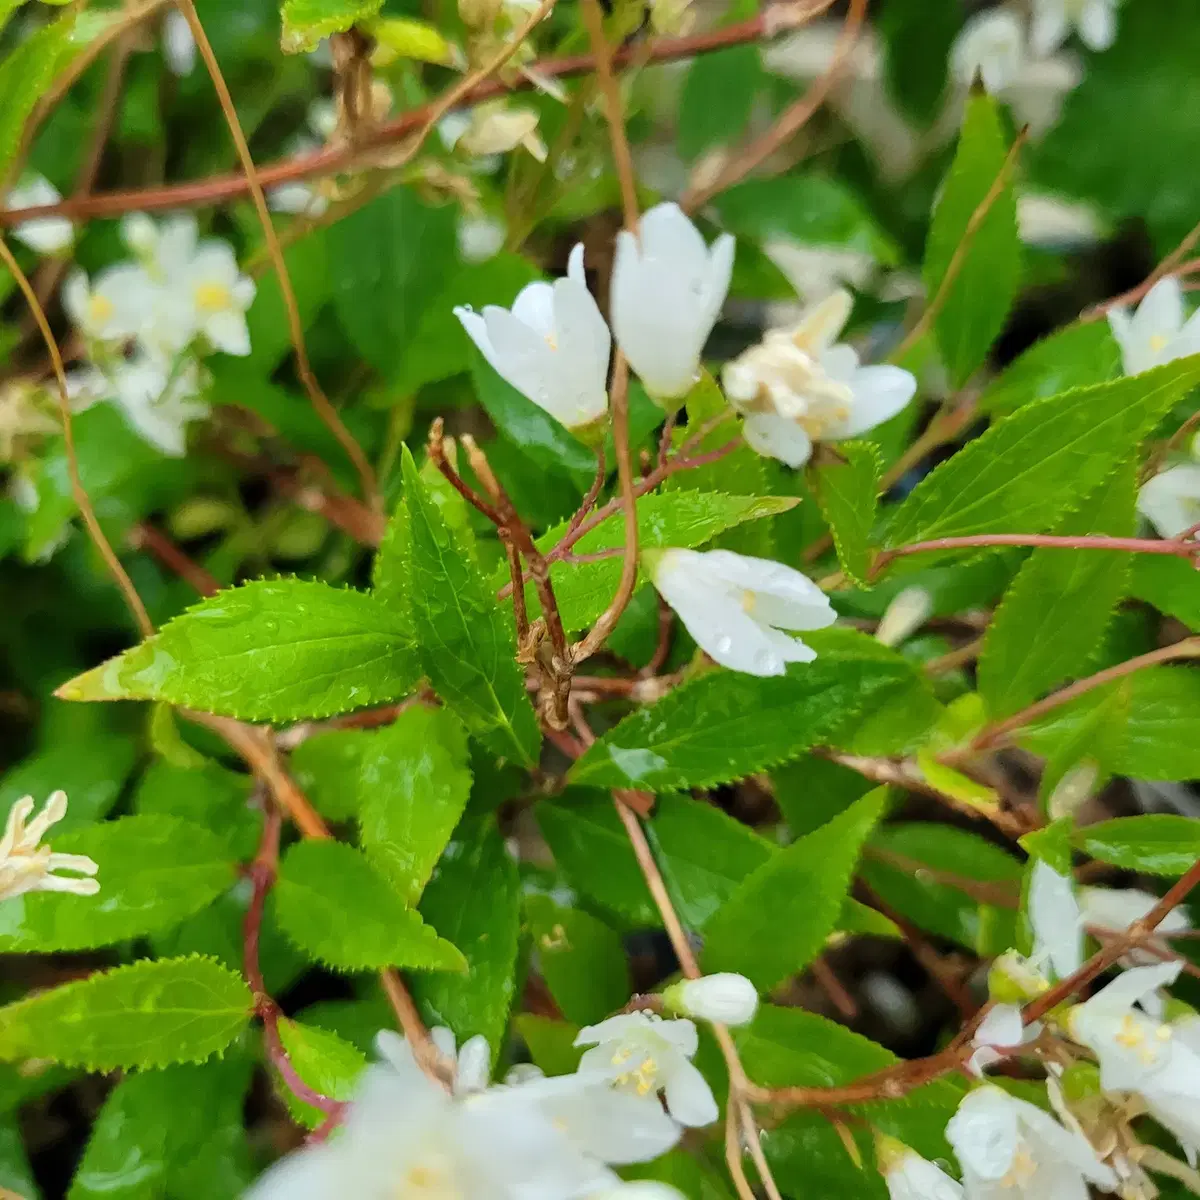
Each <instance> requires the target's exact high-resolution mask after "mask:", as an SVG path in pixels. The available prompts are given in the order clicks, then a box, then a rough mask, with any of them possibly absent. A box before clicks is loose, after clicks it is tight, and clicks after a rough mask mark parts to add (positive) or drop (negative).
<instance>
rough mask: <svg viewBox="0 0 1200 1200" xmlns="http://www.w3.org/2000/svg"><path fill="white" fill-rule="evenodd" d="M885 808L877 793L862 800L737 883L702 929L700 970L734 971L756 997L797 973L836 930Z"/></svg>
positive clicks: (880, 790)
mask: <svg viewBox="0 0 1200 1200" xmlns="http://www.w3.org/2000/svg"><path fill="white" fill-rule="evenodd" d="M885 801H886V793H885V792H884V791H883V789H878V790H876V791H874V792H870V793H868V794H867V795H866V796H864V797H863V798H862V799H861V800H857V801H855V803H854V804H853V805H851V807H850V808H848V809H847V810H846V811H845V812H844V813H842V814H840V815H839V816H836V817H834V819H833V820H832V821H830V822H829V824H828V825H824V826H822V827H821V828H820V829H818V830H816V831H815V832H814V833H810V834H808V835H807V836H806V837H803V838H800V839H798V840H797V841H795V842H793V843H792V844H791V845H790V846H788V847H787V848H786V849H785V850H781V851H779V853H777V854H775V855H774V856H773V857H772V858H770V859H769V860H768V861H767V862H766V863H764V864H763V865H762V866H761V867H759V868H758V869H757V870H756V871H754V872H753V873H752V874H751V875H749V876H748V877H747V878H746V879H745V880H743V881H742V883H741V885H740V886H739V887H738V888H737V890H736V891H735V892H734V893H733V894H732V895H731V896H730V897H729V899H727V900H726V901H725V903H724V904H722V905H721V907H720V908H719V909H718V910H717V912H716V913H715V914H714V915H713V916H712V918H711V919H710V920H709V922H708V925H707V927H706V929H705V945H704V967H705V970H706V971H709V972H715V971H736V972H738V973H739V974H742V975H745V976H747V978H749V979H751V980H753V981H754V983H755V984H756V985H757V986H758V988H759V989H760V990H761V991H766V990H768V989H769V988H772V987H774V986H775V985H776V984H777V983H779V982H781V981H782V980H784V979H786V978H788V977H789V976H791V975H795V974H797V973H798V972H800V971H802V970H804V968H805V967H806V966H808V964H809V963H810V962H811V961H812V959H813V958H814V957H815V956H816V955H817V954H818V953H819V952H820V950H821V947H822V946H823V945H824V944H825V939H826V938H827V937H828V936H829V934H830V933H832V932H833V930H834V928H835V927H836V925H837V920H838V917H839V915H840V914H841V911H842V905H843V903H844V901H845V899H846V894H847V892H848V890H849V888H850V883H851V880H852V878H853V875H854V869H855V866H856V864H857V862H858V854H859V850H860V849H861V847H862V844H863V842H864V841H865V840H866V839H867V838H868V837H869V836H870V834H871V831H872V830H873V829H874V827H875V824H876V823H877V822H878V821H879V819H880V817H881V816H882V815H883V810H884V805H885Z"/></svg>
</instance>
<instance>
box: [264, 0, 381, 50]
mask: <svg viewBox="0 0 1200 1200" xmlns="http://www.w3.org/2000/svg"><path fill="white" fill-rule="evenodd" d="M382 7H383V0H284V3H283V8H282V9H281V11H280V15H281V16H282V18H283V35H282V37H281V38H280V44H281V46H282V47H283V50H284V53H286V54H299V53H301V52H302V51H308V50H315V49H316V47H317V43H318V42H319V41H320V40H321V39H322V38H327V37H328V36H329V35H330V34H331V33H342V32H344V31H345V30H347V29H351V28H353V26H354V25H355V24H356V23H357V22H359V21H366V20H369V19H370V18H371V17H373V16H375V15H376V13H378V12H379V10H380V9H381V8H382Z"/></svg>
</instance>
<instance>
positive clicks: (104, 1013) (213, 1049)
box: [0, 958, 253, 1071]
mask: <svg viewBox="0 0 1200 1200" xmlns="http://www.w3.org/2000/svg"><path fill="white" fill-rule="evenodd" d="M252 1007H253V998H252V997H251V995H250V989H249V988H248V987H247V986H246V984H245V981H244V980H243V979H242V978H241V976H240V975H237V974H235V973H234V972H233V971H230V970H228V969H227V968H225V967H223V966H221V965H220V964H219V963H217V962H214V961H212V960H211V959H207V958H175V959H158V960H150V959H142V960H141V961H139V962H136V963H132V964H131V965H129V966H126V967H116V968H114V969H113V970H111V971H98V972H97V973H96V974H94V975H91V976H89V977H88V978H87V979H81V980H78V981H77V982H74V983H67V984H63V985H62V986H61V987H56V988H52V989H51V990H49V991H44V992H38V993H36V994H35V995H32V996H29V997H27V998H26V999H24V1000H19V1001H17V1003H15V1004H9V1005H7V1006H6V1007H4V1008H0V1059H9V1060H12V1059H24V1058H43V1059H49V1060H50V1061H51V1062H57V1063H62V1064H63V1065H64V1066H74V1067H85V1068H86V1069H87V1070H89V1071H114V1070H117V1069H118V1068H126V1069H128V1068H131V1067H165V1066H168V1065H170V1064H171V1063H183V1062H200V1061H202V1060H203V1059H206V1058H208V1057H209V1056H210V1055H212V1054H216V1053H217V1052H218V1051H220V1050H223V1049H224V1048H225V1047H226V1046H228V1045H229V1043H230V1042H232V1041H233V1039H234V1038H235V1037H237V1035H238V1034H239V1033H240V1032H241V1031H242V1030H243V1029H244V1028H245V1026H246V1024H247V1022H248V1021H249V1020H250V1013H251V1009H252Z"/></svg>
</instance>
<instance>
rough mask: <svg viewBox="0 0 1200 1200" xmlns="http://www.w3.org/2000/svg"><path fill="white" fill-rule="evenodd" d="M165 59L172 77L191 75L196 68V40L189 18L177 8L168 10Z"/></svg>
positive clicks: (164, 45) (164, 37)
mask: <svg viewBox="0 0 1200 1200" xmlns="http://www.w3.org/2000/svg"><path fill="white" fill-rule="evenodd" d="M162 50H163V58H164V59H165V60H166V63H167V69H168V70H169V71H170V72H171V74H172V75H178V76H180V77H182V76H184V75H190V74H191V73H192V70H193V68H194V67H195V66H196V39H195V38H194V37H193V36H192V29H191V26H190V25H189V24H188V23H187V17H185V16H184V15H183V13H181V12H180V11H179V10H178V9H177V8H172V9H168V10H167V15H166V16H165V17H164V18H163V28H162Z"/></svg>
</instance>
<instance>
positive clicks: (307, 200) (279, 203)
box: [267, 180, 329, 217]
mask: <svg viewBox="0 0 1200 1200" xmlns="http://www.w3.org/2000/svg"><path fill="white" fill-rule="evenodd" d="M267 204H268V206H269V207H270V208H271V211H272V212H281V213H288V214H289V215H291V216H296V217H319V216H321V214H322V213H324V212H326V211H327V210H328V208H329V200H328V199H327V198H326V197H325V196H323V195H322V194H321V193H320V191H318V190H317V189H316V188H315V187H313V186H312V185H311V184H308V183H302V182H301V181H300V180H293V181H292V182H290V183H281V184H280V185H279V186H278V187H273V188H272V189H271V190H270V191H269V192H268V193H267Z"/></svg>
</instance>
